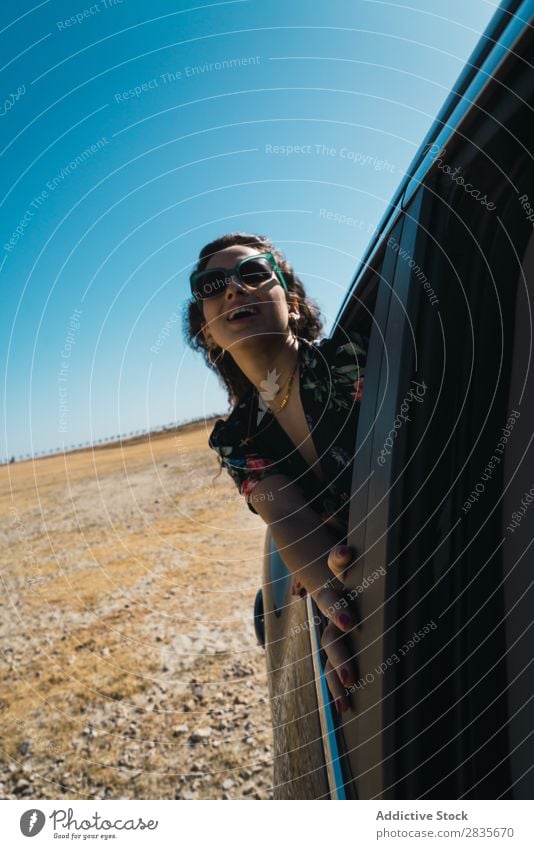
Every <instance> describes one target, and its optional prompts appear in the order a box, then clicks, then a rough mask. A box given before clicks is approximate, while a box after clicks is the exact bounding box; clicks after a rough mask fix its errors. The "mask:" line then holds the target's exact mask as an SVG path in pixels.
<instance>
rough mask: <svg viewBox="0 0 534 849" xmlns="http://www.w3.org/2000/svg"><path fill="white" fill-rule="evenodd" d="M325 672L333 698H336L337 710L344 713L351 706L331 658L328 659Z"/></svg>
mask: <svg viewBox="0 0 534 849" xmlns="http://www.w3.org/2000/svg"><path fill="white" fill-rule="evenodd" d="M324 674H325V678H326V683H327V685H328V689H329V690H330V692H331V694H332V698H333V699H334V703H335V706H336V710H337V712H338V713H342V712H343V711H344V710H347V709H348V708H349V707H350V705H349V699H348V696H347V695H346V693H345V687H343V685H342V684H341V681H340V680H339V677H338V675H337V673H336V670H335V669H334V668H333V666H332V664H331V663H330V661H329V660H327V661H326V664H325V667H324Z"/></svg>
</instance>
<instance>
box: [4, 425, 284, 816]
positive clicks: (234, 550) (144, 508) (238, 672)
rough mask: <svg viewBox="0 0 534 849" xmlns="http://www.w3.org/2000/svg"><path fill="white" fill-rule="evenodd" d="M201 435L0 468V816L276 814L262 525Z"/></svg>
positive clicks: (205, 428) (169, 436) (180, 432)
mask: <svg viewBox="0 0 534 849" xmlns="http://www.w3.org/2000/svg"><path fill="white" fill-rule="evenodd" d="M212 426H213V421H208V422H202V423H199V424H194V425H186V426H184V427H182V428H179V429H177V430H175V431H172V432H166V433H163V434H157V435H152V436H150V437H143V438H137V439H134V440H130V441H129V442H126V443H122V444H114V445H112V446H99V447H98V448H96V449H95V450H92V449H86V450H79V451H75V452H72V453H66V454H61V455H57V456H53V457H44V458H39V459H36V460H28V461H25V462H17V463H12V464H11V465H4V466H2V467H1V468H0V478H1V490H0V516H1V531H2V546H1V554H0V557H1V569H2V584H3V587H2V595H1V607H2V612H1V620H0V628H1V639H0V644H1V648H2V652H1V654H0V658H1V665H0V676H1V690H0V734H1V738H2V745H1V754H0V798H3V799H22V798H26V799H61V800H67V799H240V798H245V799H247V798H250V799H269V798H272V789H271V784H272V775H271V771H272V732H271V717H270V710H269V699H268V693H267V681H266V673H265V657H264V650H263V649H262V648H261V647H259V646H258V645H257V644H256V639H255V635H254V630H253V624H252V605H253V601H254V596H255V594H256V591H257V589H258V587H259V586H260V583H261V561H262V551H263V540H264V535H265V525H264V524H263V522H262V520H261V519H260V518H259V517H258V516H255V515H254V514H253V513H251V512H250V510H248V509H247V507H246V505H245V504H244V501H243V498H242V496H240V495H239V493H238V492H237V489H236V487H235V484H234V483H233V482H232V480H231V479H230V478H229V476H228V474H227V473H226V472H225V471H223V472H222V473H221V474H220V475H219V476H218V477H217V474H218V471H219V467H218V464H217V459H216V457H215V454H214V453H213V452H212V451H211V450H210V449H209V447H208V445H207V439H208V435H209V432H210V431H211V429H212Z"/></svg>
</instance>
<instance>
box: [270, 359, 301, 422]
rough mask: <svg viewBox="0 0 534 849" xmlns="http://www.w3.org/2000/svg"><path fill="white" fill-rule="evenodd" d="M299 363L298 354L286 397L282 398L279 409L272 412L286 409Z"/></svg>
mask: <svg viewBox="0 0 534 849" xmlns="http://www.w3.org/2000/svg"><path fill="white" fill-rule="evenodd" d="M298 365H299V358H298V355H297V362H296V364H295V368H294V369H293V372H292V374H291V377H290V378H289V383H288V384H287V391H286V394H285V395H284V397H283V398H282V401H281V403H280V406H279V407H278V409H277V410H271V412H274V413H280V412H281V411H282V410H283V409H284V407H285V406H286V404H287V402H288V400H289V395H290V394H291V387H292V386H293V379H294V377H295V372H296V371H297V368H298Z"/></svg>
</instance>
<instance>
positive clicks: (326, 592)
mask: <svg viewBox="0 0 534 849" xmlns="http://www.w3.org/2000/svg"><path fill="white" fill-rule="evenodd" d="M312 597H313V600H314V601H315V603H316V605H317V607H318V608H319V610H320V611H321V612H322V613H323V614H324V615H325V616H326V618H327V619H330V621H331V622H335V624H336V625H337V626H338V628H340V629H341V631H350V630H351V629H352V628H354V627H355V625H356V620H355V617H354V614H353V613H352V612H351V611H350V610H349V606H348V603H347V600H346V599H345V598H343V596H342V595H341V593H338V592H336V591H335V590H333V589H331V588H330V587H329V586H325V585H323V586H322V587H320V588H319V589H318V590H316V592H314V593H312Z"/></svg>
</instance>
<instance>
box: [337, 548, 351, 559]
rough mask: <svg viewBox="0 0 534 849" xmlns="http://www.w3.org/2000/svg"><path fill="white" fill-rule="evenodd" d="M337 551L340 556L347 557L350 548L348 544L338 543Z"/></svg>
mask: <svg viewBox="0 0 534 849" xmlns="http://www.w3.org/2000/svg"><path fill="white" fill-rule="evenodd" d="M337 553H338V554H339V556H340V557H348V556H349V554H350V548H349V546H348V545H340V546H338V549H337Z"/></svg>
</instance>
